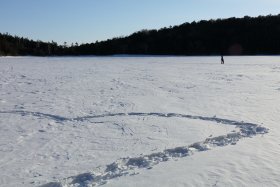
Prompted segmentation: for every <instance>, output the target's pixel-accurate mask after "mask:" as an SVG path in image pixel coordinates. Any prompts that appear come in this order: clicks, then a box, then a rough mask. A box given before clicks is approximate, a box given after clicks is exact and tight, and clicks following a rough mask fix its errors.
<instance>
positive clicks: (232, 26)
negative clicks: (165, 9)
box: [0, 14, 280, 56]
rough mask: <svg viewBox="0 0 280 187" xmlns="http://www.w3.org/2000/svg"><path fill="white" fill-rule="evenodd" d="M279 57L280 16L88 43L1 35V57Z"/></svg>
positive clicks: (222, 21) (173, 28)
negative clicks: (119, 55)
mask: <svg viewBox="0 0 280 187" xmlns="http://www.w3.org/2000/svg"><path fill="white" fill-rule="evenodd" d="M116 54H127V55H186V56H195V55H221V54H223V55H278V54H280V14H279V15H268V16H258V17H249V16H245V17H243V18H235V17H233V18H227V19H216V20H201V21H198V22H191V23H184V24H181V25H178V26H170V27H168V28H167V27H165V28H162V29H159V30H146V29H144V30H141V31H138V32H135V33H133V34H131V35H129V36H125V37H116V38H112V39H108V40H106V41H100V42H98V41H96V42H94V43H87V44H80V45H78V44H77V43H76V44H72V45H70V46H68V45H66V42H65V43H64V45H58V44H57V43H56V42H54V41H51V42H42V41H40V40H37V41H34V40H30V39H28V38H23V37H18V36H11V35H10V34H8V33H3V34H1V33H0V56H6V55H9V56H17V55H23V56H24V55H33V56H62V55H73V56H76V55H116Z"/></svg>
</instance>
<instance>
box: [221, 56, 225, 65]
mask: <svg viewBox="0 0 280 187" xmlns="http://www.w3.org/2000/svg"><path fill="white" fill-rule="evenodd" d="M224 63H225V61H224V56H223V55H221V64H224Z"/></svg>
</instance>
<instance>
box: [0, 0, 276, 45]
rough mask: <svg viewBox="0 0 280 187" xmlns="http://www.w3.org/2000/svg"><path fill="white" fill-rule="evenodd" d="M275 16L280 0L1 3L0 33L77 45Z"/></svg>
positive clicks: (9, 0) (40, 0)
mask: <svg viewBox="0 0 280 187" xmlns="http://www.w3.org/2000/svg"><path fill="white" fill-rule="evenodd" d="M279 13H280V0H0V32H1V33H6V32H8V33H10V34H12V35H18V36H22V37H27V38H30V39H33V40H42V41H52V40H53V41H56V42H58V43H59V44H62V43H63V42H67V43H68V44H70V43H72V42H73V43H75V42H78V43H79V44H81V43H92V42H95V41H97V40H98V41H101V40H106V39H110V38H113V37H120V36H127V35H130V34H132V33H134V32H136V31H139V30H142V29H160V28H163V27H169V26H174V25H180V24H182V23H185V22H192V21H199V20H209V19H217V18H229V17H243V16H245V15H248V16H252V17H254V16H258V15H268V14H272V15H277V14H279Z"/></svg>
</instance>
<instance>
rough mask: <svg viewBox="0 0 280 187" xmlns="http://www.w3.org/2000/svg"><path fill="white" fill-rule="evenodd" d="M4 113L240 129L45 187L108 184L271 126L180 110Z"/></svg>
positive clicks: (97, 169) (105, 167) (64, 119)
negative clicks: (149, 119) (148, 119)
mask: <svg viewBox="0 0 280 187" xmlns="http://www.w3.org/2000/svg"><path fill="white" fill-rule="evenodd" d="M0 113H2V114H16V115H22V116H26V115H31V116H34V117H38V118H50V119H52V120H55V121H57V122H60V123H63V122H66V121H84V120H90V119H96V118H104V117H113V116H114V117H115V116H120V117H121V116H142V117H143V116H156V117H163V118H172V117H177V118H188V119H197V120H204V121H212V122H217V123H221V124H225V125H234V126H236V128H237V130H236V131H235V132H231V133H228V134H226V135H222V136H217V137H211V138H207V139H205V140H204V141H201V142H195V143H193V144H191V145H186V146H183V147H175V148H171V149H166V150H163V151H162V152H156V153H152V154H149V155H141V156H139V157H134V158H130V157H127V158H120V159H118V160H116V161H115V162H113V163H111V164H108V165H107V166H104V167H101V168H95V169H94V171H92V172H87V173H82V174H79V175H77V176H72V177H69V178H66V179H63V180H61V181H59V182H51V183H48V184H45V185H42V186H41V187H62V186H79V187H86V186H98V185H102V184H106V183H107V182H108V181H109V180H111V179H114V178H117V177H121V176H127V175H135V174H138V170H139V169H152V167H153V166H155V165H157V164H159V163H161V162H166V161H168V160H172V159H174V158H182V157H186V156H191V155H192V154H194V153H195V152H201V151H207V150H210V149H212V148H214V147H217V146H220V147H221V146H227V145H230V144H232V145H234V144H236V143H237V142H238V141H239V140H240V139H241V138H248V137H252V136H255V135H258V134H265V133H268V129H267V128H265V127H262V126H260V125H258V124H254V123H246V122H243V121H241V122H240V121H234V120H229V119H223V118H217V117H203V116H193V115H186V114H176V113H142V112H130V113H107V114H101V115H91V116H83V117H76V118H67V117H63V116H58V115H53V114H45V113H41V112H31V111H21V110H13V111H0Z"/></svg>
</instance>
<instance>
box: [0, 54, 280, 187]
mask: <svg viewBox="0 0 280 187" xmlns="http://www.w3.org/2000/svg"><path fill="white" fill-rule="evenodd" d="M279 123H280V57H278V56H274V57H271V56H256V57H225V64H224V65H221V64H220V57H75V58H72V57H66V58H39V57H38V58H37V57H2V58H0V186H1V187H2V186H3V187H15V186H24V187H25V186H26V187H29V186H30V187H34V186H43V187H62V186H63V187H66V186H67V187H68V186H100V185H102V186H104V187H107V186H114V187H117V186H118V187H126V186H128V187H130V186H133V187H143V186H161V187H162V186H163V187H168V186H221V187H222V186H280V124H279Z"/></svg>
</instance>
